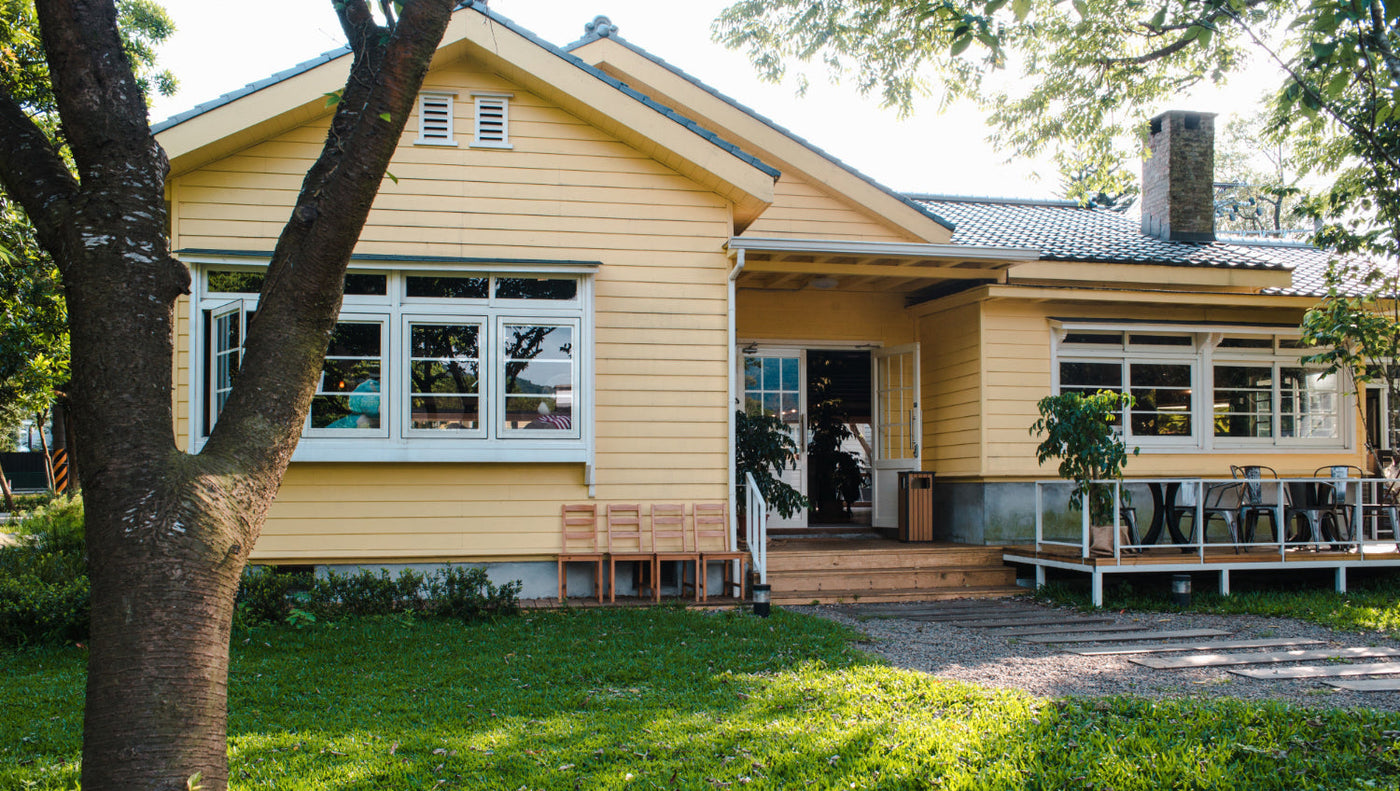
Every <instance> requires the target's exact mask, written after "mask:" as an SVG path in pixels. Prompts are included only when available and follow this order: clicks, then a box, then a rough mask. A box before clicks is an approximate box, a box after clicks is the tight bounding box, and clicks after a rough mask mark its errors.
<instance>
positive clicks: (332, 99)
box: [321, 91, 341, 107]
mask: <svg viewBox="0 0 1400 791" xmlns="http://www.w3.org/2000/svg"><path fill="white" fill-rule="evenodd" d="M340 94H341V92H340V91H331V92H330V93H323V94H321V95H322V96H324V97H326V106H327V107H335V106H336V105H338V104H340V98H341V96H340Z"/></svg>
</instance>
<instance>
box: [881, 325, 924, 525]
mask: <svg viewBox="0 0 1400 791" xmlns="http://www.w3.org/2000/svg"><path fill="white" fill-rule="evenodd" d="M871 365H872V366H873V367H874V371H873V372H872V373H873V379H874V388H875V393H874V405H875V460H874V463H873V464H872V465H871V466H872V468H873V473H872V474H873V476H874V479H875V480H874V486H873V487H872V489H873V492H874V496H875V502H874V513H873V515H872V518H871V522H872V524H873V525H874V526H875V527H898V523H899V500H898V497H899V473H901V472H904V471H908V470H917V469H919V458H920V457H919V442H920V439H921V438H922V435H921V431H920V420H919V344H917V343H911V344H908V345H906V346H894V347H891V348H888V349H877V350H876V351H875V352H873V353H872V354H871Z"/></svg>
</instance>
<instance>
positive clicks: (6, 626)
mask: <svg viewBox="0 0 1400 791" xmlns="http://www.w3.org/2000/svg"><path fill="white" fill-rule="evenodd" d="M87 635H88V578H87V575H86V574H83V575H79V576H76V577H72V578H70V579H66V580H47V579H44V578H42V577H40V576H39V575H36V574H22V575H19V576H13V575H11V574H8V573H6V572H3V571H0V645H31V644H35V643H54V642H72V641H75V640H83V639H86V638H87Z"/></svg>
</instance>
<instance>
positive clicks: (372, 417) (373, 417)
mask: <svg viewBox="0 0 1400 791" xmlns="http://www.w3.org/2000/svg"><path fill="white" fill-rule="evenodd" d="M348 406H349V408H350V414H348V415H346V416H345V417H343V418H341V419H339V420H337V421H335V422H334V423H331V424H330V425H328V426H326V428H379V380H378V379H366V380H364V381H363V382H361V383H360V384H359V386H358V387H356V388H355V389H354V390H352V391H351V393H350V399H349V404H348Z"/></svg>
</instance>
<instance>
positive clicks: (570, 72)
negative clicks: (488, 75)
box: [153, 0, 780, 227]
mask: <svg viewBox="0 0 1400 791" xmlns="http://www.w3.org/2000/svg"><path fill="white" fill-rule="evenodd" d="M349 55H350V50H349V48H348V47H342V48H340V49H336V50H331V51H329V52H326V53H324V54H322V55H320V56H318V57H316V58H313V59H311V60H309V61H306V62H304V63H301V64H298V65H297V66H294V67H292V68H291V69H287V70H285V71H282V72H278V73H277V74H274V75H272V76H271V77H268V78H266V79H264V80H259V81H258V82H255V83H252V84H250V85H247V86H245V87H244V88H241V89H239V90H237V91H232V92H230V93H227V94H224V95H223V96H221V97H219V98H218V99H216V100H214V101H211V102H206V103H204V104H201V105H198V106H196V107H195V108H193V109H191V110H189V111H187V112H184V113H180V114H178V115H175V116H172V117H171V118H169V119H167V120H165V121H163V122H161V123H159V124H156V125H155V126H154V127H153V131H154V132H156V134H157V140H158V141H159V142H160V143H161V145H162V146H164V147H165V148H166V151H167V153H168V155H169V156H170V160H171V174H172V175H178V174H179V173H181V172H186V171H189V170H192V169H194V168H196V167H199V166H200V165H203V164H205V163H207V162H210V161H213V160H215V159H218V158H220V157H223V156H227V155H228V154H230V153H233V152H234V151H236V150H238V149H239V148H241V147H243V146H245V145H248V144H249V136H250V134H252V135H253V136H255V137H256V138H258V139H266V138H267V137H271V136H272V135H275V134H277V133H280V132H283V131H286V130H288V129H291V128H293V127H295V126H297V125H299V124H302V123H306V122H308V121H310V120H313V119H315V118H318V117H323V116H324V115H325V114H327V113H328V112H329V111H328V110H327V109H326V107H325V100H324V97H325V94H326V93H328V92H330V91H333V90H337V89H339V88H340V87H341V86H342V85H343V84H344V82H345V77H346V74H347V73H348V69H349V66H350V58H349V57H348V56H349ZM464 56H470V57H473V58H475V59H477V60H479V61H482V62H484V63H485V64H486V65H487V66H488V67H489V68H494V69H496V70H497V71H498V72H499V73H501V75H502V76H503V77H506V78H507V79H510V80H512V81H513V82H516V83H518V84H521V85H522V86H523V87H525V88H527V89H529V90H531V91H532V92H535V93H537V94H540V95H542V96H544V97H546V98H548V99H549V100H551V101H554V102H555V103H557V104H559V105H560V106H561V107H563V108H564V109H565V110H567V111H570V112H574V113H576V114H584V115H586V116H587V117H588V120H590V121H591V122H593V123H595V124H596V125H598V126H599V127H600V128H602V129H604V131H607V132H608V133H610V134H612V135H614V136H615V137H618V138H619V139H621V140H624V141H625V142H628V143H629V144H632V145H634V146H636V147H638V148H639V149H640V150H642V151H644V152H646V153H647V154H648V155H650V156H652V157H653V158H655V159H657V160H658V161H660V162H662V163H663V164H665V165H667V166H668V167H671V168H673V169H675V170H677V171H678V172H680V173H682V174H683V175H686V176H688V177H690V178H692V179H694V180H695V181H697V183H700V184H702V185H704V186H706V187H708V188H711V189H713V190H714V191H715V192H717V193H719V194H721V195H723V196H724V197H726V198H729V199H730V200H732V201H733V202H734V203H735V222H736V224H737V225H739V226H740V227H743V226H744V225H747V224H748V223H749V222H751V221H752V220H753V219H754V218H756V217H757V216H758V214H760V213H761V212H762V210H763V209H764V208H766V207H767V205H768V204H769V203H771V202H772V191H773V182H775V181H776V180H777V178H778V177H779V175H780V173H779V171H778V170H777V169H776V168H773V167H772V166H770V165H767V164H765V163H763V162H761V161H759V160H758V159H757V158H756V157H754V156H752V155H751V154H748V153H747V152H745V151H743V150H742V149H740V148H739V147H738V146H736V145H734V144H733V143H730V142H728V141H726V140H724V139H722V138H721V137H719V136H718V135H716V134H714V133H713V132H711V131H709V130H707V129H705V128H703V127H701V126H700V125H699V124H697V123H696V122H694V121H693V120H691V119H689V118H687V117H685V116H684V115H681V114H680V113H678V112H676V111H675V110H673V109H671V108H669V107H666V106H664V105H662V104H660V103H658V102H656V101H654V100H652V99H651V98H649V97H647V96H644V95H642V94H641V93H639V92H637V91H635V90H633V89H631V88H629V87H628V86H626V85H624V84H623V83H621V82H620V81H618V80H616V79H614V78H613V77H610V76H608V75H607V74H604V73H603V72H602V71H600V70H598V69H596V68H594V67H592V66H590V65H588V64H586V63H584V62H583V61H581V60H580V59H578V58H576V57H574V56H572V55H570V54H568V53H566V52H564V51H562V50H560V49H558V48H557V47H554V46H553V45H551V44H549V43H547V42H545V41H542V40H541V39H539V38H538V37H536V36H535V35H534V34H532V33H530V32H529V31H527V30H525V29H523V28H521V27H519V26H517V25H516V24H515V23H513V22H511V21H510V20H508V19H506V18H505V17H502V16H500V15H499V14H496V13H494V12H492V11H490V10H489V9H487V8H485V7H484V5H482V6H477V5H475V4H474V3H473V2H472V0H466V2H464V3H462V4H461V5H460V6H458V8H457V9H456V10H455V11H454V12H453V17H452V20H451V22H450V23H449V25H448V29H447V33H446V34H445V35H444V36H443V42H442V44H441V45H440V46H439V48H438V51H437V54H436V56H435V57H434V64H435V65H437V64H440V63H443V62H447V61H450V60H454V59H457V58H461V57H464Z"/></svg>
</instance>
